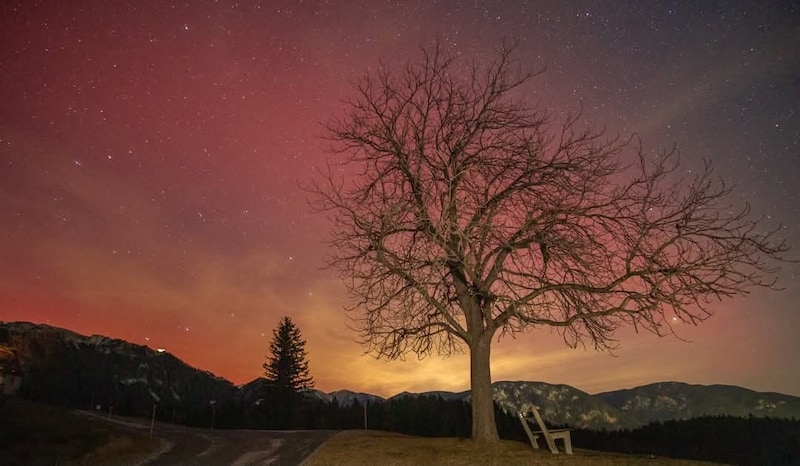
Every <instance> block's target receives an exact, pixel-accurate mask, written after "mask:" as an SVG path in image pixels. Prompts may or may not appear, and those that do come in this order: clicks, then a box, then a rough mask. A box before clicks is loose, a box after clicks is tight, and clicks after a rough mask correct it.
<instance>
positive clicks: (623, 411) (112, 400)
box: [0, 322, 800, 429]
mask: <svg viewBox="0 0 800 466" xmlns="http://www.w3.org/2000/svg"><path fill="white" fill-rule="evenodd" d="M0 344H4V345H7V346H11V347H13V348H15V349H16V351H17V353H18V354H19V355H20V361H21V362H22V366H23V372H25V369H26V368H27V369H28V373H27V378H28V384H27V387H26V390H27V392H26V394H27V395H28V396H32V397H33V398H36V397H39V398H43V399H46V400H47V401H50V402H58V403H62V404H71V403H85V402H86V400H87V399H89V398H90V399H91V404H92V406H94V405H95V404H98V405H113V404H117V405H120V404H122V405H123V406H122V407H123V408H128V409H141V406H150V405H151V404H159V405H160V406H161V405H163V406H164V407H165V409H169V408H170V407H172V409H173V411H174V412H181V413H186V414H184V416H185V417H186V418H188V419H192V418H193V416H194V417H198V418H200V417H202V416H201V415H200V414H199V413H200V412H202V411H203V410H206V411H207V410H208V405H209V403H211V404H212V405H213V404H216V403H217V402H218V400H220V401H219V402H220V405H225V404H226V403H227V404H228V405H230V406H242V405H244V404H252V403H255V404H257V403H258V402H259V393H260V387H261V384H263V383H265V382H266V380H265V379H263V378H256V379H254V380H253V381H251V382H248V383H246V384H242V385H239V386H234V385H233V384H232V383H231V382H230V381H228V380H226V379H225V378H223V377H219V376H216V375H214V374H213V373H211V372H209V371H204V370H201V369H198V368H194V367H192V366H190V365H188V364H187V363H185V362H184V361H182V360H181V359H179V358H178V357H176V356H174V355H172V354H171V353H169V352H166V351H163V350H161V351H160V350H154V349H152V348H149V347H147V346H144V345H138V344H135V343H130V342H127V341H125V340H120V339H114V338H109V337H106V336H103V335H92V336H85V335H81V334H78V333H76V332H74V331H72V330H68V329H63V328H59V327H53V326H49V325H46V324H34V323H30V322H0ZM53 379H55V380H58V381H60V383H61V384H62V385H66V386H67V387H69V388H70V389H69V390H65V389H63V388H62V389H60V390H52V387H50V385H53V384H52V380H53ZM23 380H25V379H23ZM32 380H35V383H34V382H33V381H32ZM23 383H25V382H23ZM492 387H493V389H494V395H495V401H496V402H497V404H498V405H499V406H500V407H501V408H502V409H504V410H506V411H507V412H517V411H519V410H520V409H521V408H522V407H523V406H525V405H528V404H534V405H537V406H539V408H540V412H541V413H542V415H543V416H544V417H545V418H546V419H547V420H548V421H550V422H552V423H554V424H558V425H568V426H572V427H581V428H593V429H618V428H633V427H638V426H641V425H645V424H648V423H650V422H657V421H667V420H673V419H689V418H692V417H698V416H703V415H733V416H740V417H741V416H745V417H746V416H760V417H766V416H770V417H784V418H793V417H794V418H800V397H795V396H792V395H786V394H781V393H776V392H757V391H754V390H750V389H747V388H743V387H739V386H735V385H722V384H714V385H701V384H688V383H684V382H675V381H670V382H655V383H651V384H646V385H642V386H638V387H633V388H625V389H620V390H613V391H606V392H601V393H596V394H589V393H587V392H585V391H582V390H580V389H577V388H575V387H572V386H570V385H566V384H549V383H546V382H537V381H519V380H517V381H510V380H501V381H496V382H494V383H493V384H492ZM63 392H68V393H69V394H70V395H69V396H68V397H67V399H66V400H64V399H59V396H60V395H59V393H63ZM308 394H309V395H310V396H313V397H316V398H318V399H320V400H321V401H323V402H326V403H333V402H335V403H337V404H339V405H340V406H350V405H352V404H354V403H358V404H361V405H363V404H366V403H391V402H392V401H393V400H397V399H400V398H402V397H405V396H414V397H439V398H442V399H444V400H463V401H469V398H470V391H469V390H466V391H462V392H449V391H428V392H423V393H408V392H402V393H398V394H396V395H393V396H391V397H388V398H384V397H381V396H378V395H373V394H370V393H363V392H358V391H354V390H349V389H340V390H335V391H332V392H327V393H326V392H323V391H321V390H316V389H312V390H308ZM70 397H72V398H74V399H71V398H70ZM220 407H221V408H222V407H223V406H220ZM148 409H150V408H148ZM215 409H216V407H215ZM176 417H177V415H176ZM176 420H177V419H176Z"/></svg>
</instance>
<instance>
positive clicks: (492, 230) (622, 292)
mask: <svg viewBox="0 0 800 466" xmlns="http://www.w3.org/2000/svg"><path fill="white" fill-rule="evenodd" d="M534 76H535V73H530V72H527V71H525V69H524V67H523V66H522V65H521V64H520V63H519V62H518V61H517V60H515V59H514V58H513V47H503V48H501V49H500V50H498V52H497V54H496V56H495V59H494V60H493V61H491V62H489V63H486V64H484V65H481V64H466V65H465V64H464V63H463V62H462V61H460V60H458V59H457V58H456V57H451V56H448V55H447V54H446V53H444V52H443V51H442V49H441V48H440V47H439V46H438V45H437V46H434V47H431V48H426V49H423V53H422V58H421V60H420V61H417V62H409V63H407V64H406V65H405V66H404V67H402V68H400V69H394V70H393V69H390V68H389V67H386V66H381V67H379V68H378V69H377V71H375V72H372V73H370V74H367V75H365V76H364V77H363V78H362V79H361V80H360V81H359V82H358V84H357V86H356V96H355V98H354V99H353V100H352V101H350V102H348V103H347V112H346V113H345V115H344V116H342V117H340V118H338V119H333V120H331V121H330V122H329V123H328V125H327V130H328V136H329V138H330V140H331V142H332V159H331V163H330V164H329V166H328V169H327V170H323V171H322V172H321V176H318V177H316V179H315V181H314V185H313V187H312V188H311V191H312V193H313V195H314V197H313V201H312V202H313V205H314V207H316V208H317V209H319V210H320V211H325V212H328V213H329V214H330V217H331V219H332V222H333V226H332V233H331V240H330V242H331V245H332V259H331V262H330V264H331V265H332V266H333V267H335V268H337V269H338V270H339V271H340V272H341V275H342V277H343V279H344V280H345V283H346V286H347V289H348V291H349V294H350V297H351V299H352V302H351V306H350V307H349V308H348V310H349V311H350V312H351V314H350V315H351V317H352V318H353V321H354V324H355V328H356V329H357V331H358V332H359V333H360V336H361V338H362V340H363V343H364V344H365V345H366V346H367V347H368V349H369V351H371V352H372V353H374V354H376V355H378V356H380V357H386V358H390V359H392V358H398V357H401V356H403V355H404V354H406V353H408V352H413V353H416V354H419V355H426V354H429V353H433V352H436V353H440V354H450V353H451V352H453V351H460V350H462V349H463V345H466V347H467V348H468V350H469V353H470V358H471V365H470V367H471V386H472V400H473V403H472V404H473V438H476V439H478V440H493V439H496V438H497V433H496V428H495V426H494V418H493V416H491V396H492V394H491V376H490V371H489V353H490V346H491V341H492V338H493V336H494V335H496V334H498V332H500V334H511V335H513V334H516V333H518V332H522V331H527V330H531V329H535V328H541V327H554V328H557V329H558V330H559V331H560V333H561V334H562V335H563V337H564V340H565V342H566V343H567V344H568V345H570V346H576V345H579V344H584V345H585V344H587V343H588V344H589V345H592V346H594V347H595V348H597V349H600V350H609V349H613V348H614V346H615V342H616V340H615V338H614V333H615V331H616V330H617V329H618V328H620V327H622V326H634V327H635V328H636V329H637V330H639V329H643V330H648V331H651V332H653V333H655V334H657V335H665V334H669V333H671V332H672V328H671V326H670V324H671V322H672V321H673V320H678V321H682V322H687V323H691V324H697V323H698V322H700V321H702V320H704V319H706V318H707V317H708V316H709V315H710V314H711V313H712V311H713V307H712V305H713V303H715V302H716V301H718V300H720V299H722V298H730V297H734V296H740V295H744V294H746V293H747V292H748V290H749V289H751V288H752V287H754V286H764V287H771V286H772V285H773V284H774V273H775V272H776V270H777V269H776V268H775V267H774V266H773V259H781V258H782V255H783V253H785V252H786V251H787V246H786V245H785V244H784V243H783V242H782V241H781V240H780V238H778V234H779V232H780V227H777V228H774V229H767V228H765V226H764V225H763V223H762V222H761V221H760V220H758V219H754V218H752V217H751V215H750V212H749V208H748V206H740V207H736V206H734V205H732V204H731V202H730V196H729V194H730V192H731V187H730V186H728V185H726V184H725V183H724V182H722V181H719V180H717V178H716V177H715V175H714V170H713V167H712V166H711V164H710V163H706V164H705V165H704V166H703V169H702V170H700V171H699V172H697V173H695V174H694V175H693V176H691V177H690V178H689V179H685V178H683V177H681V176H679V175H680V172H679V171H678V157H677V154H676V152H675V151H665V152H660V153H651V152H648V151H646V150H644V149H643V148H642V146H641V144H639V142H638V140H637V139H636V138H623V137H617V136H609V135H607V134H606V133H605V132H604V131H602V130H596V129H593V128H590V127H587V126H585V125H583V124H582V123H581V118H580V115H574V116H568V117H566V118H564V119H563V120H562V121H556V120H555V119H554V118H553V117H552V116H551V115H550V114H549V113H548V112H547V111H546V110H545V109H541V108H536V107H533V106H531V105H529V104H528V103H526V102H525V101H524V99H523V98H522V96H523V95H524V91H525V87H526V86H527V85H529V84H530V82H531V81H532V78H533V77H534Z"/></svg>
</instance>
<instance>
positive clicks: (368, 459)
mask: <svg viewBox="0 0 800 466" xmlns="http://www.w3.org/2000/svg"><path fill="white" fill-rule="evenodd" d="M375 464H380V465H382V466H407V465H408V466H411V465H431V466H432V465H437V466H438V465H441V466H449V465H452V466H456V465H481V466H483V465H487V466H488V465H497V466H501V465H502V466H506V465H510V466H533V465H565V466H566V465H587V466H603V465H614V466H618V465H623V466H625V465H630V466H633V465H652V466H655V465H668V466H679V465H687V466H688V465H708V464H710V463H703V462H698V461H688V460H676V459H669V458H649V457H642V456H630V455H616V454H608V453H601V452H592V451H583V450H580V449H578V450H576V451H575V454H574V455H565V454H558V455H554V454H552V453H550V451H549V450H533V449H531V448H530V446H529V445H526V444H524V443H520V442H512V441H505V440H504V441H502V442H501V443H500V444H499V445H498V446H497V447H496V448H494V449H487V448H485V447H481V446H478V445H475V444H474V443H472V442H471V441H470V440H467V439H457V438H423V437H411V436H407V435H401V434H394V433H389V432H377V431H345V432H341V433H339V434H337V435H335V436H334V437H333V438H331V439H330V440H329V441H328V442H326V443H325V444H324V445H323V446H322V447H321V448H320V449H319V450H318V451H317V453H316V454H315V455H314V456H312V457H311V458H310V459H308V460H307V461H306V462H305V463H303V465H304V466H330V465H336V466H370V465H375Z"/></svg>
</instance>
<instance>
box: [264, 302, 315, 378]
mask: <svg viewBox="0 0 800 466" xmlns="http://www.w3.org/2000/svg"><path fill="white" fill-rule="evenodd" d="M305 346H306V341H305V340H303V338H302V337H301V336H300V328H299V327H297V325H295V323H294V322H292V319H290V318H289V317H288V316H287V317H284V318H283V319H281V321H280V324H278V327H277V328H276V329H275V330H273V332H272V342H271V343H270V345H269V351H270V355H269V357H268V358H267V362H265V363H264V366H263V367H264V375H265V376H266V377H267V379H268V380H270V381H271V382H272V384H273V385H274V386H275V387H276V388H278V389H284V388H286V389H290V390H301V389H308V388H312V387H313V386H314V379H313V378H312V377H311V376H310V375H309V372H308V360H307V358H308V354H307V353H306V350H305Z"/></svg>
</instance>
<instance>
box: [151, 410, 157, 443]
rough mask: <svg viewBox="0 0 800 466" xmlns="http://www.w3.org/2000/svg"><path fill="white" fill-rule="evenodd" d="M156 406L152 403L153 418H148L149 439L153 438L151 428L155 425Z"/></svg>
mask: <svg viewBox="0 0 800 466" xmlns="http://www.w3.org/2000/svg"><path fill="white" fill-rule="evenodd" d="M157 406H158V405H157V404H155V403H153V417H151V418H150V437H152V436H153V427H155V425H156V407H157Z"/></svg>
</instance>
